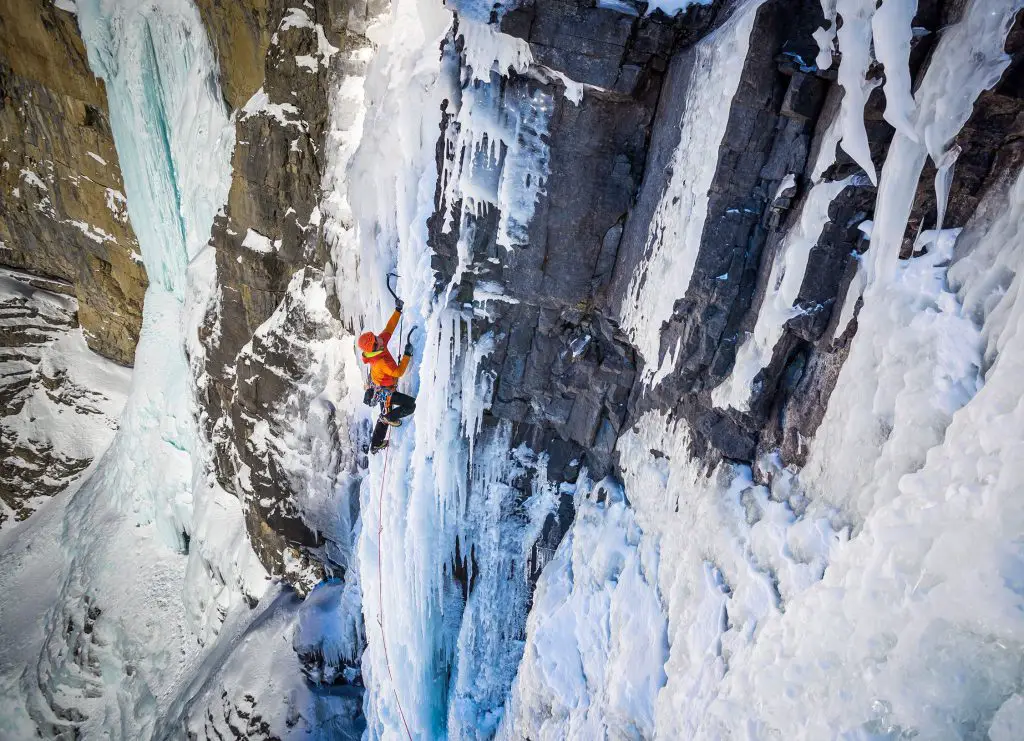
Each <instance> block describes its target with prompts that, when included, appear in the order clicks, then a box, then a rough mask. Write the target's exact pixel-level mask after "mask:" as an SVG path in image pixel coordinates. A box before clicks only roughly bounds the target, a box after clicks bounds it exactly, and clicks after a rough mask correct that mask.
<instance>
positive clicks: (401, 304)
mask: <svg viewBox="0 0 1024 741" xmlns="http://www.w3.org/2000/svg"><path fill="white" fill-rule="evenodd" d="M404 308H405V301H403V300H402V299H400V298H396V299H395V311H401V310H402V309H404Z"/></svg>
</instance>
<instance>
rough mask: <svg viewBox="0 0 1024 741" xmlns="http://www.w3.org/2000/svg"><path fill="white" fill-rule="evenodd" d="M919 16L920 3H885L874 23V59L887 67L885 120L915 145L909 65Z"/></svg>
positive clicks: (891, 0)
mask: <svg viewBox="0 0 1024 741" xmlns="http://www.w3.org/2000/svg"><path fill="white" fill-rule="evenodd" d="M916 13H917V0H885V2H884V3H883V4H882V6H881V7H880V8H879V9H878V10H877V11H875V16H874V18H873V19H872V20H871V29H872V32H873V34H874V39H875V56H876V57H878V61H879V62H881V63H882V64H883V65H884V66H885V88H884V91H885V114H884V117H885V120H886V121H888V122H889V123H890V124H892V126H893V128H895V129H896V130H897V131H899V132H900V133H902V134H904V135H906V136H908V137H909V138H911V139H913V140H915V141H916V140H917V134H916V132H915V131H914V125H913V123H912V121H913V118H914V112H915V106H914V96H913V95H912V94H911V92H910V64H909V61H910V41H911V39H912V38H913V36H914V31H913V28H912V25H913V21H914V15H916Z"/></svg>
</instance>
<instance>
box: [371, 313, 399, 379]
mask: <svg viewBox="0 0 1024 741" xmlns="http://www.w3.org/2000/svg"><path fill="white" fill-rule="evenodd" d="M401 317H402V312H400V311H398V310H397V309H396V310H395V313H394V314H392V315H391V318H390V319H388V323H387V326H386V327H384V331H383V332H381V333H380V334H379V335H377V337H379V338H380V341H381V342H382V343H383V344H384V348H383V349H381V350H376V351H374V352H364V353H363V362H364V363H366V364H368V365H369V366H370V380H371V381H372V382H373V383H374V384H375V385H377V386H383V387H385V388H394V387H395V386H396V385H398V379H399V378H401V377H402V375H403V374H404V373H405V370H406V368H408V367H409V356H408V355H403V356H402V362H400V363H396V362H395V359H394V358H393V357H392V356H391V352H390V351H389V350H388V342H390V341H391V335H392V334H394V332H395V327H397V326H398V320H399V319H400V318H401Z"/></svg>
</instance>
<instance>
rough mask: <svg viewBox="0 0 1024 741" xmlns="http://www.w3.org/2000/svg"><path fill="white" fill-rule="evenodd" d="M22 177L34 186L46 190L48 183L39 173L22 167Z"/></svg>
mask: <svg viewBox="0 0 1024 741" xmlns="http://www.w3.org/2000/svg"><path fill="white" fill-rule="evenodd" d="M21 179H22V180H24V181H25V182H26V183H28V184H29V185H31V186H32V187H34V188H38V189H39V190H46V183H44V182H43V181H42V179H41V178H40V177H39V176H38V175H36V174H35V173H34V172H32V171H31V170H29V169H27V168H22V170H21Z"/></svg>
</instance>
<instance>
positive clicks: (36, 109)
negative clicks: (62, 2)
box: [0, 0, 147, 365]
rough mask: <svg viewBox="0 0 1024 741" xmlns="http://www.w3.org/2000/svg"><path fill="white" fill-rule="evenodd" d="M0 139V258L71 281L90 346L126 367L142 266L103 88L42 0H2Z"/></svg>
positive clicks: (60, 14)
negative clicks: (130, 220)
mask: <svg viewBox="0 0 1024 741" xmlns="http://www.w3.org/2000/svg"><path fill="white" fill-rule="evenodd" d="M0 141H2V142H3V145H2V154H0V157H2V160H3V161H2V162H0V190H2V193H3V197H2V199H0V264H5V265H9V266H13V267H17V268H22V269H24V270H28V271H30V272H32V273H35V274H37V275H43V276H49V277H54V278H58V279H61V280H64V281H68V282H70V283H71V284H72V285H73V286H74V292H75V295H76V297H77V298H78V304H79V309H78V319H79V321H80V322H81V324H82V327H83V328H84V330H85V333H86V338H87V340H88V342H89V347H91V348H92V349H93V350H95V351H96V352H98V353H100V354H102V355H105V356H107V357H109V358H111V359H113V360H116V361H117V362H119V363H122V364H125V365H130V364H131V363H132V360H133V358H134V355H135V345H136V343H137V342H138V337H139V330H140V328H141V325H142V304H143V296H144V294H145V290H146V286H147V278H146V271H145V268H144V267H143V265H142V259H141V255H140V254H139V247H138V243H137V241H136V239H135V234H134V232H133V231H132V227H131V224H130V223H129V221H128V212H127V203H126V200H125V196H124V185H123V182H122V179H121V172H120V169H119V167H118V164H117V153H116V151H115V149H114V140H113V135H112V133H111V129H110V122H109V119H108V113H107V101H106V95H105V93H104V89H103V85H102V83H101V82H100V81H99V80H97V79H96V78H94V77H93V75H92V73H91V72H90V71H89V65H88V61H87V59H86V54H85V47H84V45H83V43H82V40H81V37H80V36H79V34H78V29H77V26H76V20H75V16H74V15H73V14H71V13H69V12H67V11H65V10H61V9H60V8H58V7H56V6H55V5H53V4H51V3H36V2H31V0H4V1H3V2H2V3H0Z"/></svg>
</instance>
